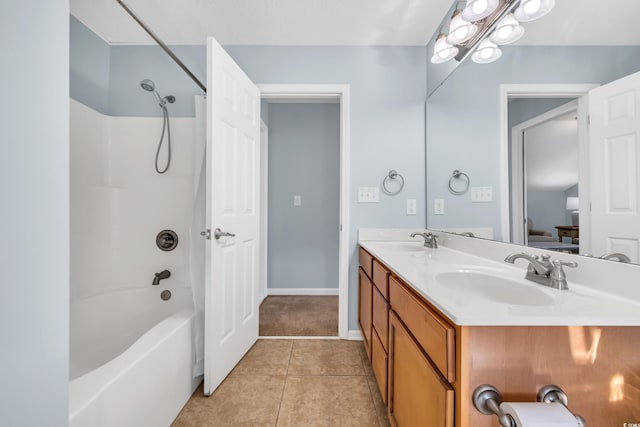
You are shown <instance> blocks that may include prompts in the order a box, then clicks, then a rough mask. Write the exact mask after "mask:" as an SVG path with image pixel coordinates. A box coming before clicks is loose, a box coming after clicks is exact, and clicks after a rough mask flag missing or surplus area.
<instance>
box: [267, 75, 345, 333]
mask: <svg viewBox="0 0 640 427" xmlns="http://www.w3.org/2000/svg"><path fill="white" fill-rule="evenodd" d="M257 86H258V89H260V94H261V97H262V99H267V100H281V101H289V102H296V101H299V102H301V101H312V102H313V101H315V102H322V101H323V100H324V101H330V100H337V101H338V102H339V103H340V237H339V244H338V245H339V247H338V300H339V303H338V337H339V338H341V339H348V338H349V204H350V197H349V164H350V148H351V118H350V112H351V104H350V102H351V100H350V85H346V84H262V85H257ZM263 179H264V176H263ZM265 251H266V245H265ZM265 258H266V253H265V254H263V255H262V256H261V259H265Z"/></svg>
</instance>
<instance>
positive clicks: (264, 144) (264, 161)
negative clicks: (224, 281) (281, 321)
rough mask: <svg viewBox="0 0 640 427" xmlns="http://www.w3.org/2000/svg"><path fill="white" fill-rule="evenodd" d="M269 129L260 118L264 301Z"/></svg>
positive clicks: (264, 294) (262, 289) (262, 292)
mask: <svg viewBox="0 0 640 427" xmlns="http://www.w3.org/2000/svg"><path fill="white" fill-rule="evenodd" d="M268 159H269V129H268V128H267V125H266V124H265V122H264V120H262V119H260V296H259V298H258V299H259V300H260V301H261V302H262V301H263V300H264V299H265V298H266V297H267V275H268V273H269V272H268V268H269V267H268V265H267V238H268V237H269V227H268V224H269V212H268V211H267V207H268V195H269V161H268Z"/></svg>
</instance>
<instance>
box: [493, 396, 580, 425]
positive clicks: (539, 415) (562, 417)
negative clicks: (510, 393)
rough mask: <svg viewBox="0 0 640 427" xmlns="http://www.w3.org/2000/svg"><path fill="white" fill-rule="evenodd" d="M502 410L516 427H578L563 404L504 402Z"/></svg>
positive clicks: (574, 418) (501, 406)
mask: <svg viewBox="0 0 640 427" xmlns="http://www.w3.org/2000/svg"><path fill="white" fill-rule="evenodd" d="M500 409H502V412H504V413H505V414H509V415H511V416H512V417H513V419H514V420H515V422H516V427H577V426H578V421H577V420H576V417H574V416H573V414H572V413H571V412H570V411H569V410H568V409H567V408H565V407H564V405H562V404H561V403H532V402H528V403H512V402H504V403H502V404H501V405H500Z"/></svg>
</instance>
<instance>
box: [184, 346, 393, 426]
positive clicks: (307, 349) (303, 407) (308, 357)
mask: <svg viewBox="0 0 640 427" xmlns="http://www.w3.org/2000/svg"><path fill="white" fill-rule="evenodd" d="M388 425H389V424H388V422H387V413H386V407H385V405H384V403H383V402H382V398H381V396H380V391H379V390H378V385H377V383H376V380H375V378H374V377H373V371H372V370H371V365H370V364H369V361H368V360H367V355H366V354H365V351H364V346H363V344H362V342H361V341H343V340H259V341H258V342H257V343H256V344H255V345H254V346H253V348H252V349H251V350H249V352H248V353H247V354H246V355H245V357H244V358H243V359H242V360H241V361H240V363H239V364H238V365H237V366H236V367H235V369H234V370H233V371H232V372H231V374H229V376H228V377H227V378H226V379H225V380H224V382H223V383H222V384H221V385H220V387H219V388H218V390H216V392H215V393H214V394H213V395H212V396H210V397H205V396H203V395H202V385H201V386H200V387H199V388H198V390H196V391H195V393H194V394H193V396H191V399H189V401H188V402H187V404H186V405H185V407H184V408H183V409H182V411H181V412H180V414H179V415H178V417H177V418H176V420H175V421H174V423H173V426H174V427H186V426H189V427H204V426H296V427H298V426H354V427H356V426H357V427H365V426H372V427H381V426H388Z"/></svg>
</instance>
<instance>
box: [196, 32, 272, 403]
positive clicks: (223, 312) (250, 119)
mask: <svg viewBox="0 0 640 427" xmlns="http://www.w3.org/2000/svg"><path fill="white" fill-rule="evenodd" d="M207 64H208V67H207V154H206V156H207V215H206V216H207V219H206V224H207V227H208V228H209V229H210V230H211V237H210V239H209V240H207V246H206V247H207V254H206V261H207V266H206V271H205V275H206V277H205V283H206V285H205V286H206V292H205V293H206V296H205V298H206V302H205V350H204V357H205V359H204V362H205V363H204V392H205V394H207V395H209V394H211V393H213V391H214V390H215V389H216V388H217V387H218V386H219V385H220V383H221V382H222V380H224V378H225V377H226V376H227V374H229V372H231V370H232V369H233V367H234V366H235V365H236V364H237V363H238V362H239V361H240V359H241V358H242V356H243V355H244V354H245V353H246V352H247V351H248V350H249V348H250V347H251V346H252V345H253V344H254V343H255V342H256V340H257V339H258V283H259V281H258V278H259V248H260V246H259V232H260V222H259V221H260V215H259V206H260V204H259V202H260V200H259V198H260V193H259V191H260V92H259V90H258V88H257V87H256V86H255V85H254V84H253V82H252V81H251V80H249V78H248V77H247V76H246V74H245V73H244V72H243V71H242V70H241V69H240V67H239V66H238V65H237V64H236V63H235V62H234V61H233V59H231V57H230V56H229V55H228V54H227V52H225V50H224V49H223V48H222V46H220V45H219V44H218V43H217V42H216V41H215V40H214V39H213V38H209V39H208V40H207ZM216 229H218V230H220V231H221V232H222V233H223V234H225V233H229V234H230V235H222V236H219V238H216V237H217V236H216V234H217V233H216V231H215V230H216Z"/></svg>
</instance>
